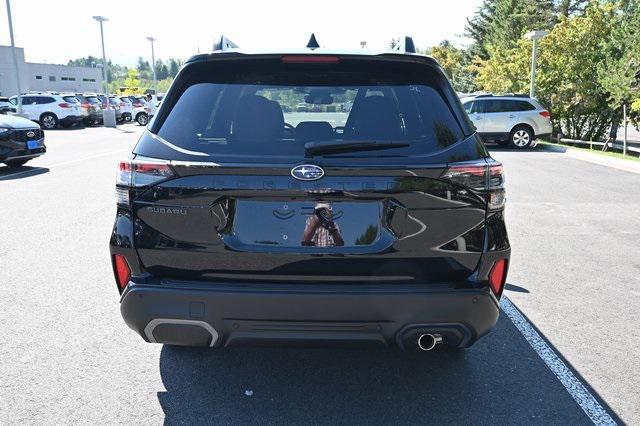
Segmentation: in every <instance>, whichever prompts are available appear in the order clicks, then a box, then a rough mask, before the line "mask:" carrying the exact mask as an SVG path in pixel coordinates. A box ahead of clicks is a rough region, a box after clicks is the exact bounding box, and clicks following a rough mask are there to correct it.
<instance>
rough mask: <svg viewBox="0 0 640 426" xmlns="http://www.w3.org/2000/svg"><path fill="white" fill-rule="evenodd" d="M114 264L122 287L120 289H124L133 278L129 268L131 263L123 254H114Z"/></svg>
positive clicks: (117, 278) (119, 284)
mask: <svg viewBox="0 0 640 426" xmlns="http://www.w3.org/2000/svg"><path fill="white" fill-rule="evenodd" d="M113 266H114V268H113V269H114V272H115V275H116V282H117V283H118V287H120V289H124V288H125V287H126V286H127V284H129V280H130V279H131V268H129V263H128V262H127V259H125V257H124V256H123V255H121V254H114V255H113Z"/></svg>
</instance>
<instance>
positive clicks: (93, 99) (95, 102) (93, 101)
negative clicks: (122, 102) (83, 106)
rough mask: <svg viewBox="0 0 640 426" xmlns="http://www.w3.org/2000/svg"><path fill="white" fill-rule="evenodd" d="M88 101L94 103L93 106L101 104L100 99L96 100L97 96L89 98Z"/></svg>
mask: <svg viewBox="0 0 640 426" xmlns="http://www.w3.org/2000/svg"><path fill="white" fill-rule="evenodd" d="M86 99H87V102H89V103H92V104H99V103H101V102H100V99H98V98H96V97H95V96H87V97H86Z"/></svg>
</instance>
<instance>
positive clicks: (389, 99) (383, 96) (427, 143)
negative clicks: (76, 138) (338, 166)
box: [154, 65, 464, 159]
mask: <svg viewBox="0 0 640 426" xmlns="http://www.w3.org/2000/svg"><path fill="white" fill-rule="evenodd" d="M424 68H425V67H421V68H420V69H419V71H420V73H418V72H416V77H413V76H412V75H411V74H404V73H400V72H398V71H397V65H396V69H393V70H392V69H391V67H390V70H389V72H390V74H388V75H385V76H376V75H375V72H373V71H371V70H370V69H369V68H366V67H363V70H362V71H361V70H357V71H356V70H353V71H351V70H349V71H351V72H349V73H346V72H345V73H336V74H332V73H328V72H327V71H325V70H324V69H321V71H317V72H314V71H308V72H292V71H290V70H288V72H282V73H277V72H266V71H261V72H260V73H259V74H257V75H256V71H255V69H252V70H251V71H250V72H247V73H246V75H245V74H243V73H241V72H238V71H237V70H234V72H233V73H232V74H230V75H229V76H225V77H220V78H219V79H220V80H228V79H231V80H236V81H237V80H242V81H240V82H236V81H231V82H219V81H210V80H211V78H212V77H211V75H212V74H213V73H212V72H211V71H210V70H209V71H208V72H207V73H203V74H200V75H198V78H197V79H194V80H196V81H192V82H190V83H191V84H187V85H183V86H182V87H185V88H184V90H183V91H182V92H181V93H180V94H179V96H178V97H177V98H176V97H173V98H172V99H171V100H170V101H169V102H171V105H168V107H169V109H170V111H169V112H168V113H166V116H164V117H162V118H161V119H160V120H161V121H158V123H156V125H155V126H154V131H156V132H157V134H158V136H160V137H161V138H162V139H164V140H165V141H167V142H169V143H170V144H173V145H176V146H178V147H180V148H183V149H187V150H189V151H195V152H199V153H206V154H211V155H215V156H216V157H218V158H220V157H251V156H253V157H258V158H260V159H262V158H265V157H287V158H291V157H293V158H296V159H299V158H303V157H304V155H305V149H304V146H305V143H307V142H313V141H330V142H335V143H343V142H348V141H354V140H356V141H400V142H407V146H403V147H399V148H392V149H385V150H377V151H366V152H363V151H361V152H349V153H348V154H344V155H348V156H350V157H354V156H367V157H374V156H378V157H385V156H406V155H420V154H428V153H432V152H435V151H439V150H441V149H443V148H444V147H447V146H449V145H451V144H453V143H455V142H458V141H460V140H462V139H463V137H464V136H463V132H462V129H461V126H460V125H459V123H458V122H457V121H456V119H455V117H454V115H453V113H452V110H451V107H450V105H449V104H448V103H447V102H446V100H445V99H444V97H443V95H442V93H441V92H440V90H439V87H438V86H437V84H436V83H435V82H433V81H430V79H429V77H428V72H425V69H424ZM250 73H253V74H250ZM407 79H409V80H420V81H402V80H407ZM203 80H204V81H203ZM244 80H249V81H256V80H258V81H260V83H259V84H254V83H245V82H244ZM269 80H272V81H269ZM183 83H184V82H183ZM341 83H342V84H341ZM169 98H171V96H169ZM325 155H340V154H325Z"/></svg>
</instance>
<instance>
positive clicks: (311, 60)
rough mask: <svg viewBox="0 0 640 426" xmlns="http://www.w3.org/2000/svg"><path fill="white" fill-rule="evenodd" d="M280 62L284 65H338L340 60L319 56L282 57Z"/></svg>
mask: <svg viewBox="0 0 640 426" xmlns="http://www.w3.org/2000/svg"><path fill="white" fill-rule="evenodd" d="M282 62H284V63H285V64H338V63H340V58H338V57H337V56H320V55H318V56H316V55H314V56H310V55H299V56H283V57H282Z"/></svg>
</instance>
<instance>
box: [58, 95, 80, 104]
mask: <svg viewBox="0 0 640 426" xmlns="http://www.w3.org/2000/svg"><path fill="white" fill-rule="evenodd" d="M62 99H64V101H65V102H69V103H70V104H77V103H80V101H79V100H78V98H76V97H75V96H63V97H62Z"/></svg>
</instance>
